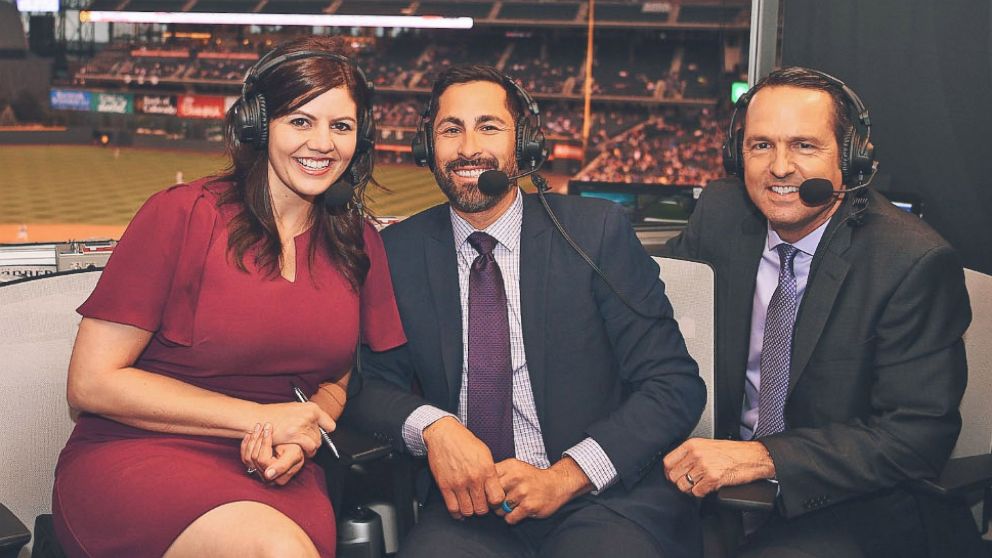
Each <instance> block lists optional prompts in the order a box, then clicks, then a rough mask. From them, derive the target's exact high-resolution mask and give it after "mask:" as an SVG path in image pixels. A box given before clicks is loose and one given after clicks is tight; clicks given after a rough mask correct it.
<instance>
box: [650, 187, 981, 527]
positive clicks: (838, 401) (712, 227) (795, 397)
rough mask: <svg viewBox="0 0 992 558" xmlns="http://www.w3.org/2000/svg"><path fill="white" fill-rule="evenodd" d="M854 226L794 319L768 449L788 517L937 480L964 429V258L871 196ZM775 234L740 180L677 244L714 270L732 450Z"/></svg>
mask: <svg viewBox="0 0 992 558" xmlns="http://www.w3.org/2000/svg"><path fill="white" fill-rule="evenodd" d="M848 201H849V200H848ZM847 215H848V202H847V201H845V204H844V205H843V206H842V207H841V208H839V209H838V211H837V213H836V214H835V215H834V217H833V218H832V220H831V222H830V224H829V225H828V228H827V230H826V232H825V233H824V236H823V240H821V242H820V246H819V247H818V248H817V251H816V255H815V257H814V258H813V262H812V266H811V268H810V276H809V280H808V283H807V287H806V292H805V294H804V296H803V300H802V303H801V305H800V308H799V311H798V315H797V317H796V327H795V333H794V338H793V344H792V351H793V352H792V364H791V375H790V379H789V395H788V399H787V401H786V407H785V420H786V430H785V431H784V432H782V433H780V434H776V435H773V436H769V437H766V438H763V440H762V441H763V442H764V443H765V445H766V446H767V447H768V450H769V452H770V453H771V456H772V459H773V460H774V462H775V468H776V471H777V477H778V481H779V483H780V487H781V493H780V495H781V498H780V508H781V511H782V513H783V514H784V515H785V516H786V517H793V516H797V515H801V514H804V513H806V512H809V511H812V510H816V509H819V508H822V507H824V506H829V505H832V504H835V503H838V502H843V501H845V500H849V499H852V498H856V497H865V496H870V495H871V494H872V493H875V492H876V491H883V490H885V489H889V488H892V487H896V486H898V485H899V484H900V483H902V482H903V481H905V480H907V479H914V478H924V477H934V476H936V475H938V474H939V473H940V471H941V469H942V468H943V466H944V463H945V461H946V460H947V458H948V456H949V454H950V451H951V449H952V447H953V446H954V442H955V440H956V439H957V435H958V431H959V430H960V422H961V419H960V416H959V414H958V404H959V403H960V400H961V396H962V394H963V392H964V388H965V383H966V376H967V365H966V363H965V354H964V346H963V342H962V339H961V336H962V334H963V333H964V331H965V329H966V328H967V327H968V324H969V322H970V320H971V310H970V306H969V302H968V294H967V291H966V290H965V285H964V274H963V272H962V268H961V265H960V263H959V262H958V259H957V257H956V254H955V253H954V251H953V250H952V249H951V247H950V246H948V244H947V243H946V242H945V241H944V240H943V239H942V238H941V237H940V236H939V235H937V233H935V232H934V231H933V230H932V229H930V227H928V226H927V225H926V224H925V223H923V222H922V221H921V220H920V219H919V218H917V217H915V216H913V215H910V214H908V213H905V212H903V211H901V210H899V209H897V208H895V207H894V206H893V205H892V204H890V203H889V202H888V201H887V200H886V199H885V198H884V197H883V196H881V195H880V194H877V193H875V192H871V194H870V202H869V205H868V209H867V211H866V213H865V215H864V221H863V224H861V225H860V226H857V227H852V226H850V224H849V223H846V222H844V220H845V217H846V216H847ZM766 223H767V221H766V220H765V218H764V216H762V215H761V214H760V213H759V212H758V210H757V208H756V207H755V206H754V205H753V204H752V203H751V201H750V199H749V198H748V197H747V194H746V192H745V190H744V187H743V184H742V183H741V182H740V181H739V180H736V179H729V180H721V181H717V182H714V183H713V184H711V185H709V186H708V187H707V188H706V189H705V190H704V192H703V195H702V196H701V198H700V200H699V203H698V204H697V205H696V209H695V212H694V213H693V215H692V218H691V220H690V222H689V226H688V227H687V229H686V230H685V231H684V232H683V233H682V234H681V235H680V236H678V237H676V238H674V239H672V240H671V241H669V243H668V245H667V249H668V251H669V252H670V253H672V254H673V255H677V256H683V257H690V258H697V259H701V260H704V261H707V262H709V263H710V264H712V265H713V266H714V267H715V269H716V276H717V321H718V329H717V343H718V354H717V368H716V383H717V386H716V388H717V391H716V393H717V396H716V398H717V401H716V403H717V435H718V437H722V438H730V439H734V438H737V437H738V436H739V424H740V415H741V407H742V403H743V394H744V378H745V368H746V361H747V353H748V343H749V339H750V324H751V306H752V298H753V294H754V289H755V280H756V275H757V270H758V263H759V260H760V258H761V252H762V250H763V248H764V241H765V237H766V227H767V225H766ZM889 511H891V510H889Z"/></svg>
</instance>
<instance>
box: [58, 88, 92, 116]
mask: <svg viewBox="0 0 992 558" xmlns="http://www.w3.org/2000/svg"><path fill="white" fill-rule="evenodd" d="M91 98H92V95H91V94H90V92H89V91H76V90H73V89H55V88H53V89H52V90H51V91H50V93H49V100H50V101H51V103H52V108H53V109H57V110H82V111H89V110H90V103H91V102H92V99H91Z"/></svg>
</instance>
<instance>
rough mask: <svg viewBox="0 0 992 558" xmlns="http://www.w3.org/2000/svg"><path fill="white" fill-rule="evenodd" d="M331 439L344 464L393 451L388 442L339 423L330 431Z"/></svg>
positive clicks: (373, 459)
mask: <svg viewBox="0 0 992 558" xmlns="http://www.w3.org/2000/svg"><path fill="white" fill-rule="evenodd" d="M331 440H333V441H334V445H335V446H337V448H338V452H339V453H340V454H341V461H342V462H344V464H345V465H352V464H355V463H366V462H369V461H375V460H377V459H381V458H383V457H386V456H389V455H390V454H392V453H393V447H392V446H391V445H390V444H389V443H388V442H384V441H380V440H376V439H375V438H373V437H372V436H369V435H368V434H365V433H364V432H360V431H359V430H356V429H354V428H348V427H347V426H341V425H340V424H338V427H337V428H336V429H335V430H334V432H331Z"/></svg>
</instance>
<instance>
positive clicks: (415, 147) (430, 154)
mask: <svg viewBox="0 0 992 558" xmlns="http://www.w3.org/2000/svg"><path fill="white" fill-rule="evenodd" d="M432 134H433V131H432V129H431V126H430V124H428V123H426V122H421V124H420V127H419V128H418V129H417V133H416V134H414V136H413V142H411V144H410V151H411V152H412V154H413V162H414V163H416V164H417V166H418V167H427V168H429V169H431V170H434V146H433V145H431V139H430V137H431V135H432Z"/></svg>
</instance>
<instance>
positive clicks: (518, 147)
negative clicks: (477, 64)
mask: <svg viewBox="0 0 992 558" xmlns="http://www.w3.org/2000/svg"><path fill="white" fill-rule="evenodd" d="M502 78H503V86H504V89H506V90H508V91H512V92H513V94H514V95H515V96H516V97H517V99H518V100H519V101H520V104H521V105H523V107H524V113H523V114H521V115H520V116H519V117H517V121H516V122H515V128H516V132H517V133H516V137H515V139H514V141H515V143H514V150H515V154H516V158H517V168H518V169H520V170H521V171H523V170H530V169H536V168H538V167H540V166H541V165H542V164H543V163H544V161H545V160H547V158H548V148H547V146H546V144H545V143H546V142H545V139H544V130H542V129H541V111H540V109H539V108H538V107H537V102H535V101H534V98H533V97H531V96H530V94H529V93H527V91H525V90H524V88H523V87H520V85H518V84H517V82H515V81H513V80H512V79H510V77H509V76H505V75H504V76H502ZM434 102H435V99H434V98H433V96H431V98H430V99H428V101H427V108H426V109H424V112H423V114H422V115H421V118H420V125H418V126H417V134H416V135H414V136H413V143H412V144H411V145H410V148H411V149H412V150H413V161H414V162H415V163H417V166H418V167H427V168H429V169H431V170H434V122H433V121H432V119H431V113H432V112H433V111H434Z"/></svg>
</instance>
